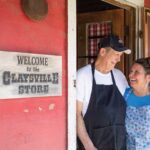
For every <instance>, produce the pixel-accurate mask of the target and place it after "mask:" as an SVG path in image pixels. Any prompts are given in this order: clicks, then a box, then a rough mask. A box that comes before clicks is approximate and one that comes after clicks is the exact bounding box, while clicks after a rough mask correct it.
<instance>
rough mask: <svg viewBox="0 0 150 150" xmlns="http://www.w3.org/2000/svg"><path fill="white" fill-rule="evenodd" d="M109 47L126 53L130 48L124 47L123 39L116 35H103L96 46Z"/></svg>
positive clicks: (129, 51)
mask: <svg viewBox="0 0 150 150" xmlns="http://www.w3.org/2000/svg"><path fill="white" fill-rule="evenodd" d="M105 47H111V48H112V49H114V50H115V51H118V52H124V53H126V54H130V53H131V50H130V49H128V48H127V47H124V45H123V41H122V40H121V39H119V37H118V36H116V35H109V36H106V37H104V38H103V39H102V40H101V41H100V43H99V44H98V48H105Z"/></svg>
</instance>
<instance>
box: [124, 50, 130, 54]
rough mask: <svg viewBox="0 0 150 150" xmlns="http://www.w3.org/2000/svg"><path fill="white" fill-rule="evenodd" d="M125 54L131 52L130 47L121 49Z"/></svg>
mask: <svg viewBox="0 0 150 150" xmlns="http://www.w3.org/2000/svg"><path fill="white" fill-rule="evenodd" d="M123 52H124V53H125V54H131V50H130V49H126V50H124V51H123Z"/></svg>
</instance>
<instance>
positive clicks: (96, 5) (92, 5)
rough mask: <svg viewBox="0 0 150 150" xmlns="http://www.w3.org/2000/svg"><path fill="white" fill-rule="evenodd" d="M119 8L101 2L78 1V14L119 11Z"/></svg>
mask: <svg viewBox="0 0 150 150" xmlns="http://www.w3.org/2000/svg"><path fill="white" fill-rule="evenodd" d="M118 8H119V7H117V6H114V5H111V4H108V3H106V2H104V1H101V0H77V13H85V12H94V11H103V10H110V9H118Z"/></svg>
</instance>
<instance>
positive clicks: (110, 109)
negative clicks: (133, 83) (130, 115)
mask: <svg viewBox="0 0 150 150" xmlns="http://www.w3.org/2000/svg"><path fill="white" fill-rule="evenodd" d="M123 53H126V54H130V53H131V50H129V49H127V48H126V47H124V46H123V43H122V41H121V40H120V39H119V38H118V37H117V36H114V35H110V36H108V37H105V38H103V40H102V41H101V43H100V44H99V52H98V56H97V59H96V61H95V63H93V64H92V65H87V66H85V67H83V68H81V69H80V70H79V71H78V74H77V134H78V150H126V141H125V110H126V107H125V102H124V99H123V96H122V95H123V94H124V91H125V89H126V87H127V86H128V83H127V81H126V78H125V76H124V75H123V73H122V72H121V71H120V70H118V69H115V68H114V67H115V65H116V64H117V63H118V62H119V61H120V57H121V55H122V54H123Z"/></svg>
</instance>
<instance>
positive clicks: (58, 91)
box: [0, 51, 62, 99]
mask: <svg viewBox="0 0 150 150" xmlns="http://www.w3.org/2000/svg"><path fill="white" fill-rule="evenodd" d="M61 95H62V57H61V56H53V55H42V54H30V53H18V52H6V51H0V99H4V98H25V97H40V96H42V97H43V96H61Z"/></svg>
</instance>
